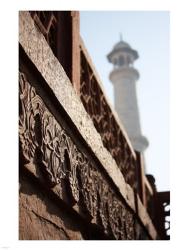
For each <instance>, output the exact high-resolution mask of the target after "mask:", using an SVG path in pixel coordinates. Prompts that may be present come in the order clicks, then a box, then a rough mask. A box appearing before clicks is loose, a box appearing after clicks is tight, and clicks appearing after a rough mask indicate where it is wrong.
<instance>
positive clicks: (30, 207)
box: [19, 178, 83, 240]
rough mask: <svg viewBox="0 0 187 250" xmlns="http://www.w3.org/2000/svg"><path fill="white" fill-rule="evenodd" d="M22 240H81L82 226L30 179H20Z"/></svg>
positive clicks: (20, 232) (20, 231)
mask: <svg viewBox="0 0 187 250" xmlns="http://www.w3.org/2000/svg"><path fill="white" fill-rule="evenodd" d="M20 184H21V188H20V197H19V218H20V219H19V239H20V240H70V239H74V240H81V239H83V237H82V234H81V232H80V227H79V226H78V224H77V223H76V222H75V221H73V220H72V219H71V217H70V215H68V214H67V212H65V211H63V210H62V209H59V208H58V207H57V206H56V205H55V203H54V202H51V200H50V199H49V198H48V197H47V195H44V194H43V193H41V192H40V190H39V189H38V188H36V187H34V184H33V183H32V182H28V179H24V178H21V180H20Z"/></svg>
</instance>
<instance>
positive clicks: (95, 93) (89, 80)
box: [80, 51, 137, 188]
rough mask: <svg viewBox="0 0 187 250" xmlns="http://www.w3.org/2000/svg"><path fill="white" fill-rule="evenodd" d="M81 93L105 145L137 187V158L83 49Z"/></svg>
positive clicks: (127, 179) (131, 182) (127, 178)
mask: <svg viewBox="0 0 187 250" xmlns="http://www.w3.org/2000/svg"><path fill="white" fill-rule="evenodd" d="M80 94H81V95H80V96H81V100H82V102H83V105H84V107H85V109H86V111H87V112H88V114H89V115H90V117H91V119H92V120H93V123H94V125H95V128H96V129H97V131H98V133H99V134H100V135H101V138H102V141H103V144H104V146H105V147H106V148H107V149H108V151H109V152H110V153H111V155H112V156H113V158H114V159H115V160H116V163H117V165H118V167H119V168H120V170H121V172H122V173H123V175H124V178H125V180H126V182H127V183H129V184H130V185H131V186H132V187H133V188H136V187H137V183H136V177H135V165H136V163H135V159H134V157H133V155H132V153H131V150H130V148H129V146H128V144H127V141H126V139H125V137H124V136H123V133H122V131H121V129H120V127H119V125H118V123H117V121H116V119H115V117H114V115H113V114H112V111H111V109H110V107H109V105H108V104H107V101H106V98H105V96H104V93H103V91H102V90H101V88H100V86H99V83H98V82H97V80H96V77H95V76H94V72H93V71H92V69H91V67H90V65H89V63H88V61H87V59H86V57H85V55H84V52H83V51H81V89H80Z"/></svg>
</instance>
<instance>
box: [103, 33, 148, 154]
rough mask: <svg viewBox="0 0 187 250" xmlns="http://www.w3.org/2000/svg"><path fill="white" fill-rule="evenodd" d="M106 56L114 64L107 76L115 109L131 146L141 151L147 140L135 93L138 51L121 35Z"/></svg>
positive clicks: (144, 147) (146, 144) (137, 76)
mask: <svg viewBox="0 0 187 250" xmlns="http://www.w3.org/2000/svg"><path fill="white" fill-rule="evenodd" d="M107 58H108V60H109V62H111V63H112V64H113V65H114V68H113V70H112V72H111V73H110V76H109V77H110V80H111V81H112V83H113V86H114V97H115V109H116V111H117V113H118V115H119V117H120V119H121V121H122V124H123V125H124V127H125V129H126V131H127V134H128V136H129V138H130V141H131V143H132V146H133V148H134V149H135V150H136V151H139V152H143V151H144V150H145V149H146V148H147V146H148V141H147V139H146V138H145V137H144V136H143V135H142V133H141V127H140V118H139V110H138V102H137V95H136V81H137V80H138V78H139V73H138V71H137V70H136V69H135V68H134V67H133V63H134V61H135V60H136V59H138V53H137V51H135V50H133V49H132V48H131V47H130V45H129V44H128V43H126V42H124V41H123V40H122V37H121V39H120V42H118V43H117V44H116V45H115V46H114V47H113V50H112V51H111V52H110V53H109V54H108V56H107Z"/></svg>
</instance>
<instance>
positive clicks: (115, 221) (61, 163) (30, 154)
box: [19, 73, 135, 239]
mask: <svg viewBox="0 0 187 250" xmlns="http://www.w3.org/2000/svg"><path fill="white" fill-rule="evenodd" d="M19 79H20V119H19V122H20V123H19V124H20V127H19V136H20V142H21V151H22V153H23V156H24V157H25V159H26V161H27V162H31V163H33V164H36V167H38V168H39V169H40V170H41V171H42V172H44V173H45V174H46V176H45V177H46V178H47V183H49V184H50V186H49V188H51V186H55V185H57V184H59V183H62V179H65V180H66V181H67V182H66V184H67V185H69V187H70V191H71V195H72V197H73V201H74V203H77V205H78V206H79V207H80V208H83V207H84V209H86V211H87V213H88V214H89V218H90V220H93V222H95V223H97V224H98V225H99V226H100V227H102V228H103V231H104V232H105V233H106V234H107V235H110V237H111V238H114V239H126V238H128V239H130V238H131V239H134V237H135V236H134V224H133V220H134V219H133V214H132V212H131V211H130V210H129V209H128V208H127V207H126V206H125V205H124V204H123V203H122V202H121V201H120V200H119V199H118V198H117V196H116V194H115V192H114V190H113V189H112V187H111V185H109V183H108V181H107V179H106V177H105V176H104V174H103V173H102V172H101V171H100V170H99V168H98V167H97V164H96V163H95V162H94V161H93V160H90V159H89V156H88V155H85V153H83V152H81V151H80V149H79V148H78V147H77V146H76V144H75V143H74V142H73V140H72V139H71V138H70V136H69V135H68V134H67V132H66V131H65V130H64V129H63V128H62V126H61V125H60V124H59V123H58V122H57V121H56V119H55V118H54V116H53V115H52V114H51V113H50V112H49V111H48V109H47V108H46V106H45V105H44V103H43V101H42V99H41V98H40V97H39V96H38V95H37V93H36V90H35V88H34V87H32V86H31V85H30V84H29V82H28V81H27V79H26V76H25V75H24V74H23V73H20V78H19ZM62 188H63V187H62Z"/></svg>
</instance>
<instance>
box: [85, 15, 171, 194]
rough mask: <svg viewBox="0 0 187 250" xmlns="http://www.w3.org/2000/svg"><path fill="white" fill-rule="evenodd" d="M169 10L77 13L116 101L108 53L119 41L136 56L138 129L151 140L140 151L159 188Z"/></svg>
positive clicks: (164, 174) (164, 182) (164, 149)
mask: <svg viewBox="0 0 187 250" xmlns="http://www.w3.org/2000/svg"><path fill="white" fill-rule="evenodd" d="M169 22H170V17H169V12H167V11H81V12H80V29H81V36H82V38H83V41H84V43H85V45H86V48H87V50H88V52H89V54H90V56H91V58H92V61H93V64H94V65H95V68H96V70H97V72H98V73H99V76H100V78H101V81H102V83H103V85H104V88H105V93H106V94H107V96H108V99H109V100H110V102H111V104H112V105H114V90H113V85H112V83H111V82H110V80H109V73H110V72H111V70H112V68H113V65H112V64H110V63H109V62H108V59H107V57H106V56H107V55H108V54H109V52H110V51H111V50H112V49H113V47H114V45H115V44H116V43H118V42H119V41H120V34H121V36H122V39H123V41H125V42H127V43H128V44H129V45H130V46H131V47H132V48H133V49H134V50H136V51H137V52H138V54H139V58H138V59H137V60H136V61H135V63H134V67H135V68H136V69H137V70H138V72H139V74H140V78H139V80H138V81H137V83H136V84H137V85H136V88H137V99H138V106H139V113H140V121H141V129H142V133H143V135H145V136H146V137H147V139H148V141H149V146H148V148H147V149H146V150H145V152H144V156H145V164H146V173H147V174H152V175H154V177H155V179H156V186H157V189H158V191H165V190H169V189H170V185H169V61H170V58H169V25H170V24H169Z"/></svg>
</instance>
